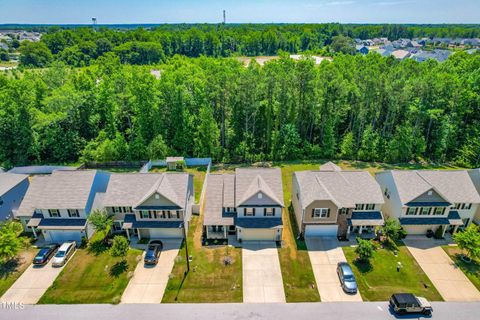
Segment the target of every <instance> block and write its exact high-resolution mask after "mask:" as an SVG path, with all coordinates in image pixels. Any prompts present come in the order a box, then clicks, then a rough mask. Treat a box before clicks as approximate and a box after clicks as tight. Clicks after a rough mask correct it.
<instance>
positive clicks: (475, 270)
mask: <svg viewBox="0 0 480 320" xmlns="http://www.w3.org/2000/svg"><path fill="white" fill-rule="evenodd" d="M443 250H445V252H446V253H447V254H448V255H449V256H450V258H451V259H452V260H453V262H455V264H456V265H457V266H458V267H459V268H460V270H462V271H463V273H464V274H465V275H466V276H467V278H468V279H470V281H471V282H472V283H473V285H474V286H475V287H477V289H478V290H479V291H480V261H477V260H474V261H472V262H470V263H467V262H465V261H463V260H462V259H461V256H462V255H463V254H464V253H465V252H463V251H462V249H460V248H459V247H457V246H453V247H452V246H444V247H443Z"/></svg>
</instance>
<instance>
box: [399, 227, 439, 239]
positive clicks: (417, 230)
mask: <svg viewBox="0 0 480 320" xmlns="http://www.w3.org/2000/svg"><path fill="white" fill-rule="evenodd" d="M438 227H439V226H438V225H417V226H403V229H405V231H406V232H407V235H416V236H417V235H426V234H427V230H432V231H434V232H435V230H437V229H438Z"/></svg>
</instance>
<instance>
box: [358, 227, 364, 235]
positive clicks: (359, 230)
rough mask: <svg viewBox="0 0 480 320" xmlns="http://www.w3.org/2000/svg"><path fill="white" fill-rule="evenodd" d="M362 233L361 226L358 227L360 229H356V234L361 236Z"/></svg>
mask: <svg viewBox="0 0 480 320" xmlns="http://www.w3.org/2000/svg"><path fill="white" fill-rule="evenodd" d="M362 231H363V226H360V227H359V228H358V234H359V235H361V234H362Z"/></svg>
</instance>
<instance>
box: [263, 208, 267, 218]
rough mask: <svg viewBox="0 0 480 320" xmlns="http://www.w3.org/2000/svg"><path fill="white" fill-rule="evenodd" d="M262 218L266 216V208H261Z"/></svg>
mask: <svg viewBox="0 0 480 320" xmlns="http://www.w3.org/2000/svg"><path fill="white" fill-rule="evenodd" d="M263 216H264V217H266V216H267V208H263Z"/></svg>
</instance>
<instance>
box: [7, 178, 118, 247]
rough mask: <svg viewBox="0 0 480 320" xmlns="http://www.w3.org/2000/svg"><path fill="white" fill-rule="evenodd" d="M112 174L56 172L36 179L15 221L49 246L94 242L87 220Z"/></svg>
mask: <svg viewBox="0 0 480 320" xmlns="http://www.w3.org/2000/svg"><path fill="white" fill-rule="evenodd" d="M108 179H109V174H108V173H105V172H101V171H96V170H78V171H54V172H53V173H52V174H51V175H48V176H34V177H32V179H31V181H30V187H29V188H28V190H27V193H26V194H25V197H24V200H23V201H22V203H21V205H20V207H19V208H18V211H17V212H15V217H16V218H18V219H20V221H21V222H22V224H23V225H24V227H25V229H26V231H31V232H33V234H34V236H35V237H37V236H38V235H39V234H41V235H43V237H44V238H45V241H46V242H59V243H60V242H64V241H68V240H74V241H77V242H80V241H82V238H87V239H88V238H90V237H91V236H92V234H93V231H94V230H93V228H92V226H90V225H89V224H88V223H87V217H88V215H89V214H90V212H91V211H92V209H93V208H94V202H95V198H96V196H97V194H98V193H101V192H105V190H106V187H107V184H108Z"/></svg>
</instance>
